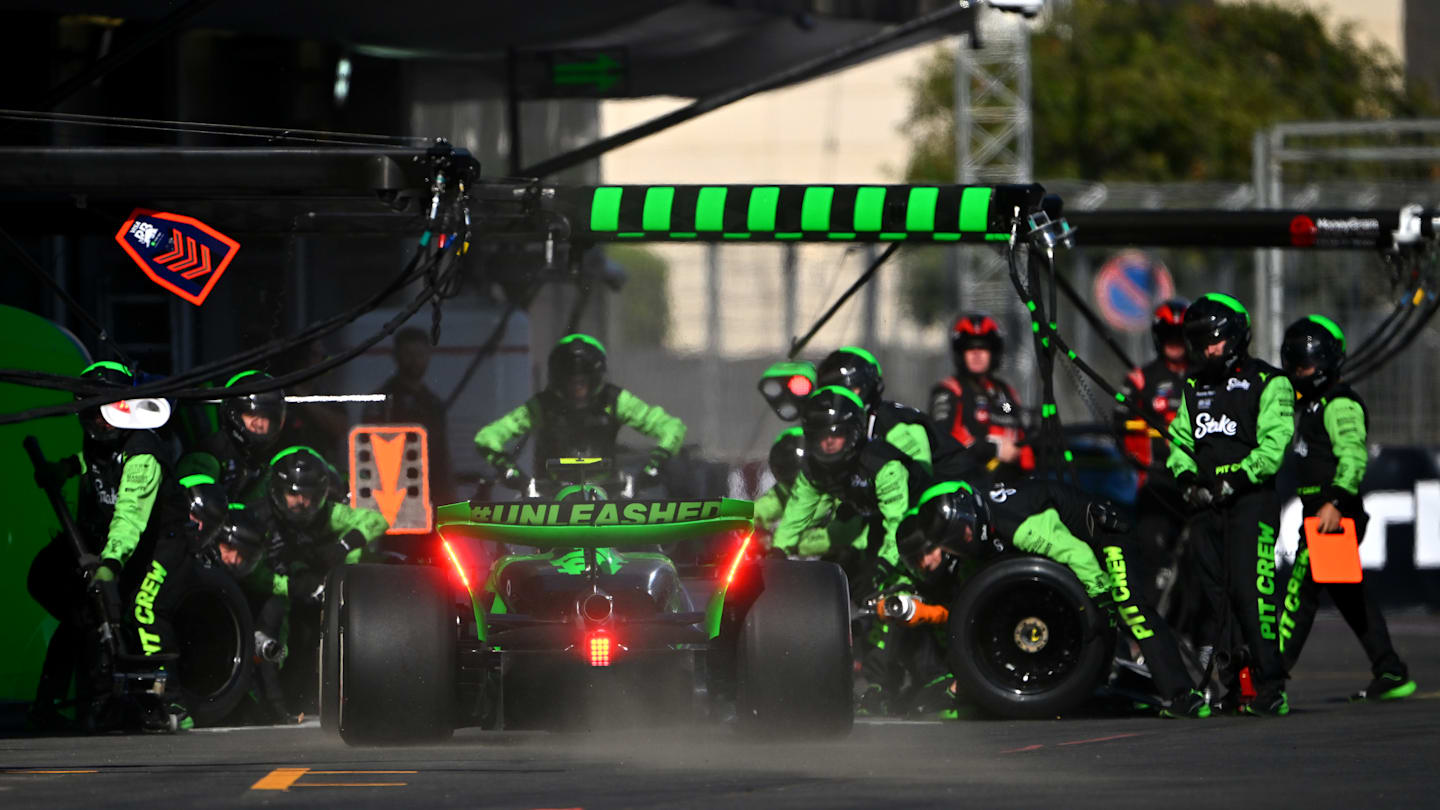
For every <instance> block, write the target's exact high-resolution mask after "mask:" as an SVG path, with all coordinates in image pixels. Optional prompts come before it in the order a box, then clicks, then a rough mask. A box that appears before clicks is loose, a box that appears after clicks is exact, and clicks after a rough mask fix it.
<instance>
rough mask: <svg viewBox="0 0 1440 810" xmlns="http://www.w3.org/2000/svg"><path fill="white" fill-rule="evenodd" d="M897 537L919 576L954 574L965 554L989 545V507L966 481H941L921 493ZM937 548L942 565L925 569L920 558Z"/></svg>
mask: <svg viewBox="0 0 1440 810" xmlns="http://www.w3.org/2000/svg"><path fill="white" fill-rule="evenodd" d="M895 538H896V547H897V551H898V552H899V554H900V560H901V562H902V563H904V565H905V567H906V568H908V569H909V570H910V571H911V572H912V573H913V574H915V575H916V576H919V577H921V578H930V577H933V576H935V575H936V574H937V573H938V574H942V575H947V576H953V575H954V574H955V573H956V572H957V570H958V569H959V566H960V563H961V560H962V559H963V558H965V557H976V556H979V555H980V554H981V553H982V550H983V549H985V548H987V547H988V546H989V544H990V510H989V508H988V507H986V505H985V499H984V498H982V497H980V495H979V494H977V493H976V492H975V490H974V489H973V488H971V486H970V485H969V484H967V483H965V482H964V481H946V482H942V483H939V484H936V485H934V486H932V487H930V488H929V489H927V490H925V492H924V493H922V494H921V495H920V499H919V501H918V502H917V503H916V504H915V506H914V507H913V508H911V509H910V511H909V512H907V513H906V514H905V520H904V521H902V522H901V524H900V529H899V531H898V532H897V533H896V535H895ZM936 548H938V549H940V551H941V564H940V569H939V571H938V572H933V571H926V570H925V568H924V566H923V565H922V564H921V561H922V560H923V559H924V558H925V556H926V555H927V554H929V553H930V552H932V551H934V550H935V549H936Z"/></svg>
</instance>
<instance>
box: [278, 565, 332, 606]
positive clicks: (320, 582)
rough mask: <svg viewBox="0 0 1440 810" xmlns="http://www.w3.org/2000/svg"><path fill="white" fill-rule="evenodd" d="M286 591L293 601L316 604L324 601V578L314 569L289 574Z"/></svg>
mask: <svg viewBox="0 0 1440 810" xmlns="http://www.w3.org/2000/svg"><path fill="white" fill-rule="evenodd" d="M287 592H288V593H289V594H290V599H291V601H293V602H298V603H301V604H307V605H318V604H321V603H322V602H324V601H325V578H324V577H323V576H321V575H319V574H317V573H315V572H314V571H300V572H299V573H295V574H291V575H290V579H289V584H288V588H287Z"/></svg>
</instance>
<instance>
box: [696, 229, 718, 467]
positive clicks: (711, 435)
mask: <svg viewBox="0 0 1440 810" xmlns="http://www.w3.org/2000/svg"><path fill="white" fill-rule="evenodd" d="M705 259H706V261H705V385H704V388H705V396H704V397H703V399H704V414H705V435H704V436H703V437H697V438H700V441H701V444H702V446H706V447H715V446H718V445H719V444H720V434H721V431H720V412H719V408H720V402H721V397H722V394H723V391H722V390H721V389H722V388H723V385H722V383H721V380H720V346H721V343H722V342H723V341H722V340H721V335H720V246H719V245H717V244H711V245H709V246H708V247H707V248H706V249H705Z"/></svg>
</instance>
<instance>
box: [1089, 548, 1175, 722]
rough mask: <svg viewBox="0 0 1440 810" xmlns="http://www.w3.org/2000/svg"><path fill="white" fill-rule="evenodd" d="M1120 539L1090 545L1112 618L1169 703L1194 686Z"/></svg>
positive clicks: (1143, 575) (1131, 555)
mask: <svg viewBox="0 0 1440 810" xmlns="http://www.w3.org/2000/svg"><path fill="white" fill-rule="evenodd" d="M1120 537H1121V536H1120V535H1100V539H1099V541H1098V542H1094V543H1093V546H1094V548H1095V554H1096V556H1097V557H1098V558H1099V559H1100V564H1101V565H1102V566H1104V568H1105V572H1106V573H1107V574H1109V575H1110V598H1111V599H1113V600H1115V618H1116V621H1117V622H1118V623H1119V624H1120V625H1121V626H1122V627H1123V628H1124V629H1125V631H1126V633H1128V634H1129V636H1130V637H1131V638H1133V639H1135V643H1136V644H1139V645H1140V653H1141V654H1142V655H1143V656H1145V665H1146V666H1147V667H1149V669H1150V677H1151V679H1152V680H1153V681H1154V682H1155V691H1156V692H1157V693H1158V694H1159V697H1160V698H1161V699H1162V700H1172V699H1174V698H1176V697H1179V696H1182V695H1184V694H1185V693H1187V692H1189V691H1190V689H1191V688H1193V687H1194V685H1195V684H1194V681H1193V680H1191V678H1190V673H1189V672H1188V671H1187V670H1186V669H1185V661H1184V659H1182V658H1181V657H1180V645H1179V643H1178V642H1177V641H1176V640H1175V634H1174V633H1173V632H1171V630H1170V625H1169V624H1167V623H1166V622H1165V619H1164V618H1163V617H1161V616H1160V614H1159V612H1157V611H1156V610H1155V609H1154V608H1153V607H1152V606H1151V603H1150V601H1149V600H1148V599H1146V598H1145V595H1144V594H1143V593H1141V589H1140V587H1139V582H1140V581H1143V580H1145V579H1146V578H1147V577H1146V571H1145V566H1144V565H1143V563H1140V564H1139V565H1138V566H1137V563H1139V560H1140V558H1139V556H1138V555H1136V554H1135V553H1134V552H1133V550H1131V549H1130V543H1128V542H1126V541H1123V540H1121V539H1120Z"/></svg>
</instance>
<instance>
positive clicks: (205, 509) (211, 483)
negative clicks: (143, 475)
mask: <svg viewBox="0 0 1440 810" xmlns="http://www.w3.org/2000/svg"><path fill="white" fill-rule="evenodd" d="M180 485H181V486H183V487H185V488H186V494H187V495H188V496H189V499H190V504H189V512H190V520H191V522H193V523H194V524H195V526H196V529H195V532H196V537H197V539H198V540H199V547H200V548H204V547H206V546H208V545H210V544H211V543H212V542H213V541H214V540H215V538H216V536H218V535H219V534H220V530H221V529H224V528H225V524H226V522H227V521H228V520H229V518H230V498H229V497H227V496H226V494H225V487H223V486H221V485H219V484H217V483H215V479H213V478H211V477H210V476H208V475H192V476H187V477H185V478H182V479H180Z"/></svg>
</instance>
